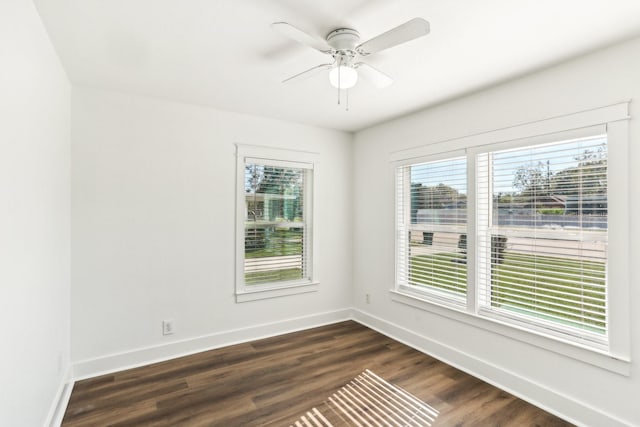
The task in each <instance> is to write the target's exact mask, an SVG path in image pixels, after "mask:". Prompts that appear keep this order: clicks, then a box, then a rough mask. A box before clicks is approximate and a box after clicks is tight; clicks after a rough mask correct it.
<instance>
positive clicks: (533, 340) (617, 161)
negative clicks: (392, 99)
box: [390, 102, 631, 375]
mask: <svg viewBox="0 0 640 427" xmlns="http://www.w3.org/2000/svg"><path fill="white" fill-rule="evenodd" d="M629 119H630V116H629V102H622V103H619V104H613V105H609V106H606V107H601V108H596V109H592V110H585V111H581V112H578V113H573V114H567V115H564V116H558V117H553V118H550V119H545V120H540V121H536V122H530V123H524V124H520V125H516V126H510V127H506V128H502V129H497V130H494V131H488V132H483V133H479V134H475V135H470V136H466V137H461V138H455V139H450V140H446V141H439V142H435V143H432V144H429V145H422V146H417V147H413V148H410V149H406V150H401V151H396V152H393V153H391V154H390V164H391V166H392V168H391V169H392V171H393V176H394V179H395V176H396V169H397V168H398V167H401V166H406V165H411V164H416V163H423V162H428V161H434V160H436V159H443V158H445V159H446V158H454V157H459V155H460V152H461V151H462V152H464V153H466V155H467V173H468V175H467V176H468V182H467V198H468V203H467V215H468V217H467V227H468V234H467V259H468V262H467V268H468V271H467V277H468V286H467V303H466V306H464V307H460V306H454V305H451V304H447V303H446V301H445V302H443V301H441V300H435V299H432V298H429V297H428V296H425V295H424V294H423V293H416V292H412V291H411V290H407V289H406V288H403V287H402V286H399V284H398V282H397V277H398V272H397V271H396V275H395V279H394V283H395V284H394V287H393V288H392V289H391V291H390V293H391V298H392V300H393V301H396V302H398V303H402V304H405V305H409V306H413V307H416V308H419V309H423V310H426V311H429V312H433V313H436V314H439V315H441V316H443V317H447V318H450V319H454V320H457V321H460V322H463V323H466V324H469V325H472V326H474V327H479V328H482V329H485V330H488V331H491V332H494V333H497V334H500V335H503V336H507V337H510V338H513V339H516V340H519V341H522V342H526V343H529V344H533V345H536V346H539V347H542V348H545V349H547V350H550V351H553V352H556V353H559V354H562V355H565V356H568V357H572V358H574V359H577V360H581V361H584V362H587V363H590V364H593V365H595V366H599V367H602V368H604V369H607V370H610V371H612V372H616V373H619V374H622V375H629V374H630V363H629V362H630V360H631V357H630V344H631V343H630V338H629V337H630V327H631V324H630V319H631V317H630V307H629V277H630V275H629V267H630V264H629V259H628V245H629V239H628V232H627V230H628V227H629V219H630V217H631V216H630V212H629V208H630V204H629V200H628V198H629V181H628V178H629V164H628V162H629V159H628V150H629V142H628V140H629V138H628V120H629ZM598 130H600V132H598ZM597 133H603V134H606V136H607V140H608V181H609V182H610V183H614V185H615V187H616V191H610V192H609V202H608V203H609V229H608V233H609V237H608V240H609V245H608V278H607V315H608V319H607V323H608V327H607V329H608V332H609V334H608V345H606V346H598V345H593V344H589V343H582V342H577V341H572V340H569V339H566V337H563V336H561V335H554V334H550V333H549V332H548V331H544V330H539V329H537V328H532V327H530V325H523V324H519V323H517V322H510V321H506V320H505V319H503V318H499V317H496V316H491V315H487V313H483V312H482V310H480V304H479V300H478V283H477V274H478V268H477V265H476V261H477V246H478V242H477V241H476V233H477V230H478V224H477V214H478V212H477V188H476V186H477V183H476V166H477V165H476V156H478V155H479V154H481V153H486V152H490V151H497V150H500V149H511V148H517V147H524V146H531V145H538V144H544V143H548V142H554V141H562V140H567V139H573V138H577V137H580V136H589V135H595V134H597ZM612 187H613V185H611V184H610V188H612ZM395 188H397V187H395ZM395 188H394V189H395ZM396 197H397V195H396ZM396 200H397V199H396ZM394 209H396V205H395V204H394ZM396 221H397V218H396ZM395 230H396V239H397V238H398V236H397V232H398V224H397V223H396V226H395ZM396 250H397V243H396ZM397 268H398V266H397V252H396V269H397Z"/></svg>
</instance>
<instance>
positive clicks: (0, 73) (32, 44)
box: [0, 0, 70, 426]
mask: <svg viewBox="0 0 640 427" xmlns="http://www.w3.org/2000/svg"><path fill="white" fill-rule="evenodd" d="M69 113H70V86H69V82H68V80H67V77H66V74H65V72H64V70H63V68H62V66H61V65H60V62H59V60H58V57H57V55H56V53H55V51H54V49H53V47H52V45H51V43H50V42H49V38H48V36H47V34H46V32H45V30H44V27H43V25H42V23H41V22H40V17H39V16H38V13H37V12H36V9H35V7H34V6H33V4H32V3H31V2H30V1H24V0H3V1H2V2H0V325H2V350H1V351H0V383H1V384H3V387H2V388H1V389H0V425H3V426H39V425H42V424H43V423H44V422H45V420H46V419H47V418H48V417H49V414H50V409H51V408H52V407H54V406H55V404H56V402H57V400H58V396H59V394H60V393H61V387H62V386H63V385H64V383H65V380H66V375H67V371H68V367H69V348H70V345H69V336H70V327H69V312H70V308H69V298H70V295H69V292H70V291H69V286H70V273H69V269H70V258H69V256H70V255H69V233H70V231H69V218H70V213H69V207H70V199H69V197H70V196H69V193H70V178H69V175H70V162H69V160H70V151H69V146H70V143H69V141H70V135H69V127H70V121H69Z"/></svg>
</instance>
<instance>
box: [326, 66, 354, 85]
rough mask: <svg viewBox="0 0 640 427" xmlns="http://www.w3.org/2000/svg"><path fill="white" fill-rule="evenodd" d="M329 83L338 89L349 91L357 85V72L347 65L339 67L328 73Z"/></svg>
mask: <svg viewBox="0 0 640 427" xmlns="http://www.w3.org/2000/svg"><path fill="white" fill-rule="evenodd" d="M329 83H331V86H333V87H335V88H338V89H350V88H352V87H354V86H355V85H356V83H358V72H357V71H356V69H355V68H353V67H351V66H348V65H340V66H337V67H334V68H332V69H331V71H329Z"/></svg>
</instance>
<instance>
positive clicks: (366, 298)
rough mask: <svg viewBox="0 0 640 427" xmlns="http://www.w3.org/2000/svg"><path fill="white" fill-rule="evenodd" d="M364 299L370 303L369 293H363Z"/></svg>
mask: <svg viewBox="0 0 640 427" xmlns="http://www.w3.org/2000/svg"><path fill="white" fill-rule="evenodd" d="M364 300H365V302H366V303H367V304H371V295H369V294H365V295H364Z"/></svg>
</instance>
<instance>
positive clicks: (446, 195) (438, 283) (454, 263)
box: [397, 157, 467, 305]
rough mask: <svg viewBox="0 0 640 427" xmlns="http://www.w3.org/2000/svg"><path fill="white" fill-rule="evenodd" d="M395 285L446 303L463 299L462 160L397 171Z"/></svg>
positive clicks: (464, 210) (464, 220) (464, 218)
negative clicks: (396, 257) (396, 282)
mask: <svg viewBox="0 0 640 427" xmlns="http://www.w3.org/2000/svg"><path fill="white" fill-rule="evenodd" d="M397 183H398V191H397V194H398V197H399V201H398V204H397V208H398V210H397V215H398V225H399V227H398V235H399V239H398V248H397V250H398V283H399V284H401V286H402V287H404V288H405V289H407V290H412V291H415V292H424V293H425V294H428V295H430V296H431V297H432V298H434V299H439V300H443V301H446V302H449V303H451V304H462V305H464V303H465V301H466V290H467V260H466V245H467V241H466V240H467V239H466V237H467V166H466V158H464V157H458V158H452V159H447V160H440V161H433V162H426V163H420V164H414V165H407V166H403V167H401V168H398V170H397Z"/></svg>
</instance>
